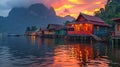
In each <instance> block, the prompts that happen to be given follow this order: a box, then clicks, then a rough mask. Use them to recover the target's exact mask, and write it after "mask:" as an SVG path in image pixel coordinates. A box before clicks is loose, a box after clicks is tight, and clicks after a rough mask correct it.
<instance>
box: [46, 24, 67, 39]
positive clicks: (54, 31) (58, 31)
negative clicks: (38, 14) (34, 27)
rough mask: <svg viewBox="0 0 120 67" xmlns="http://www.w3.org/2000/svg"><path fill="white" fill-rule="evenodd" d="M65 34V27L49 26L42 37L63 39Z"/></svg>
mask: <svg viewBox="0 0 120 67" xmlns="http://www.w3.org/2000/svg"><path fill="white" fill-rule="evenodd" d="M66 33H67V31H66V29H65V26H64V25H60V24H49V25H48V26H47V30H44V36H45V37H52V38H56V37H57V38H58V37H64V36H65V35H66Z"/></svg>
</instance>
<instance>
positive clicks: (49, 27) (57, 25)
mask: <svg viewBox="0 0 120 67" xmlns="http://www.w3.org/2000/svg"><path fill="white" fill-rule="evenodd" d="M63 28H65V26H64V25H60V24H49V25H48V28H47V29H49V30H59V29H63Z"/></svg>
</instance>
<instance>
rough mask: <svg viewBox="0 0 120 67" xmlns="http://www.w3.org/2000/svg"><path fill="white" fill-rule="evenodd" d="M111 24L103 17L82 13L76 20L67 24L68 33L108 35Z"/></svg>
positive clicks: (94, 35)
mask: <svg viewBox="0 0 120 67" xmlns="http://www.w3.org/2000/svg"><path fill="white" fill-rule="evenodd" d="M109 27H110V25H109V24H106V23H105V22H104V21H103V20H102V19H100V18H98V17H95V16H90V15H86V14H82V13H80V15H79V16H78V18H77V19H76V21H75V22H73V23H69V24H67V28H68V32H67V33H68V35H84V36H93V37H94V38H95V37H96V36H100V37H104V36H107V35H108V34H109V33H108V28H109Z"/></svg>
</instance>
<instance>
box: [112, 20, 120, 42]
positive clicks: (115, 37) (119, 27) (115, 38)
mask: <svg viewBox="0 0 120 67" xmlns="http://www.w3.org/2000/svg"><path fill="white" fill-rule="evenodd" d="M112 20H113V21H114V22H115V31H114V32H112V42H113V43H117V44H118V43H120V42H119V39H120V18H114V19H112Z"/></svg>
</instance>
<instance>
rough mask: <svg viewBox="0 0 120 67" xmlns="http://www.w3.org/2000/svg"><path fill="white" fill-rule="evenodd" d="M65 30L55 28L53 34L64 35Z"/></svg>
mask: <svg viewBox="0 0 120 67" xmlns="http://www.w3.org/2000/svg"><path fill="white" fill-rule="evenodd" d="M66 34H67V31H66V30H57V31H55V35H66Z"/></svg>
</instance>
